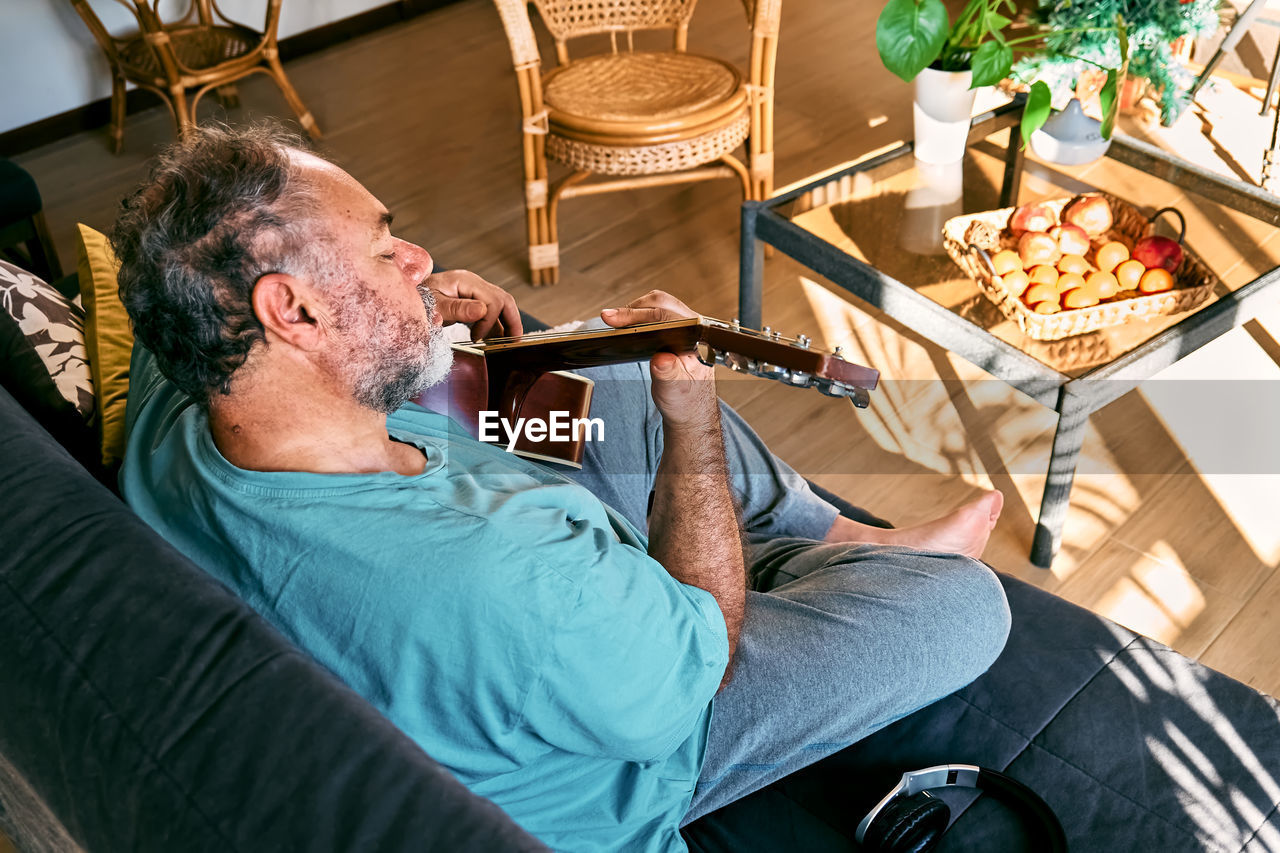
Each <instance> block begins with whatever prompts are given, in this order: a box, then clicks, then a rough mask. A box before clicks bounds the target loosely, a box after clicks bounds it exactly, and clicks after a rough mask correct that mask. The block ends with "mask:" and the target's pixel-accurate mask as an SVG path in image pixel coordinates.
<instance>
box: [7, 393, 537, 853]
mask: <svg viewBox="0 0 1280 853" xmlns="http://www.w3.org/2000/svg"><path fill="white" fill-rule="evenodd" d="M0 495H3V512H0V543H3V553H2V554H0V697H3V699H2V701H0V754H3V755H4V757H5V758H7V760H8V761H9V762H10V763H11V764H12V765H13V766H14V767H15V768H16V769H17V770H18V772H19V773H20V774H21V775H22V776H23V777H24V778H25V779H26V781H27V782H28V783H29V784H30V785H31V787H32V788H34V790H35V791H36V792H37V793H38V794H39V795H40V796H41V797H42V798H43V799H44V801H45V803H46V804H47V805H48V806H49V808H50V809H51V811H52V812H53V813H54V814H55V815H56V816H57V817H58V818H59V819H60V820H61V821H62V822H63V824H64V825H65V826H66V828H67V830H68V831H69V832H70V834H71V835H72V837H74V838H75V839H76V840H77V841H78V842H79V843H80V844H82V845H84V846H85V847H86V848H87V849H90V850H103V851H114V850H130V851H152V850H154V851H166V852H167V851H177V850H219V851H226V850H297V849H304V848H305V849H307V850H328V849H332V850H344V851H350V850H379V851H385V850H415V851H419V850H441V851H454V850H477V851H479V850H486V851H487V850H537V849H542V847H541V845H539V844H538V843H537V842H536V841H534V840H533V839H532V838H531V837H530V836H528V835H527V834H526V833H524V832H523V831H522V830H521V829H520V828H519V827H517V826H516V825H515V824H514V823H513V822H512V821H511V820H510V819H509V818H507V817H506V815H505V814H503V813H502V811H501V810H499V809H498V808H497V807H496V806H494V805H493V804H492V803H489V802H488V801H486V800H483V799H481V798H479V797H476V796H474V795H472V794H471V793H470V792H468V791H467V790H466V789H465V788H463V787H462V786H461V785H460V784H459V783H458V782H457V781H455V780H454V779H453V777H452V776H450V775H449V774H448V773H447V772H446V771H444V770H443V769H442V768H440V767H439V765H437V764H436V763H435V762H434V761H432V760H431V759H430V758H429V757H428V756H427V755H426V754H425V753H423V752H422V751H421V750H420V749H419V748H418V747H417V746H416V745H415V744H414V743H413V742H412V741H410V740H409V739H408V738H407V737H405V736H404V735H403V734H401V733H400V731H399V730H397V729H396V728H395V727H393V726H392V725H391V724H390V723H389V722H387V721H386V720H385V719H384V718H383V717H382V716H381V715H379V714H378V713H377V712H376V711H375V710H374V709H373V708H372V707H370V706H369V705H368V704H366V703H365V702H364V701H363V700H362V699H360V698H359V697H357V696H356V695H355V694H354V693H352V692H351V691H349V690H348V689H347V688H346V687H344V686H342V685H341V684H340V683H338V682H337V680H336V679H334V678H333V677H331V676H330V675H329V674H328V673H327V672H325V671H324V670H322V669H321V668H319V667H318V666H317V665H316V664H315V663H313V662H312V661H311V660H310V658H308V657H307V656H305V655H304V654H302V653H301V652H299V651H298V650H297V649H296V648H295V647H294V646H292V645H291V644H290V643H288V642H287V641H286V640H285V639H284V638H282V637H281V636H280V635H278V634H277V633H276V632H275V631H274V629H272V628H271V627H270V626H268V625H267V624H266V623H265V622H264V621H263V620H262V619H260V618H259V617H258V616H257V615H256V614H255V613H253V612H252V611H251V610H250V609H249V608H248V607H247V606H246V605H244V604H242V603H241V602H240V601H239V599H237V598H236V597H235V596H234V595H232V594H231V593H230V592H229V591H228V590H226V589H225V588H224V587H222V586H221V585H220V584H218V583H217V582H215V581H213V580H212V579H210V578H209V577H208V576H207V575H205V574H204V573H203V572H201V571H200V570H199V569H197V568H195V567H194V566H193V565H192V564H190V563H189V562H188V561H187V560H186V559H185V558H184V557H182V556H181V555H180V554H178V553H177V552H176V551H174V550H173V549H172V548H171V547H170V546H169V545H168V544H167V543H165V542H164V541H163V540H161V539H160V538H159V537H158V536H157V535H156V534H154V533H153V532H152V531H151V529H150V528H148V527H147V526H146V525H145V524H144V523H143V522H142V521H141V520H139V519H138V518H137V517H136V516H135V515H134V514H133V513H132V512H131V511H130V510H129V509H128V508H127V507H126V506H125V505H124V504H122V503H121V502H120V501H119V500H118V499H117V498H116V497H115V496H114V495H112V494H111V493H110V492H109V491H108V490H107V489H105V488H104V487H103V486H101V485H100V484H99V483H97V482H96V481H95V480H94V479H93V478H92V477H91V476H90V475H89V474H88V473H87V472H86V471H85V470H84V469H83V468H82V467H81V466H80V465H78V464H77V463H76V462H75V461H74V460H72V459H71V457H70V456H69V455H68V454H67V453H66V452H65V451H64V450H63V449H62V448H61V447H59V446H58V445H57V443H56V442H55V441H54V440H53V439H52V438H51V437H50V436H49V435H48V434H47V433H46V432H45V431H44V430H43V429H42V428H41V427H40V426H39V425H37V424H36V422H35V421H34V420H32V419H31V418H30V417H29V416H28V415H27V414H26V412H25V411H23V410H22V408H21V407H20V406H18V405H17V403H16V402H15V401H14V400H13V398H12V397H11V396H10V395H9V394H8V393H7V392H5V391H4V390H3V389H2V388H0Z"/></svg>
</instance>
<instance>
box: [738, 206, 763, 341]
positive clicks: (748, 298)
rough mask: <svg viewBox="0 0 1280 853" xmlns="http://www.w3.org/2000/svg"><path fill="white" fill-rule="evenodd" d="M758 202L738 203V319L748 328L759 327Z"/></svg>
mask: <svg viewBox="0 0 1280 853" xmlns="http://www.w3.org/2000/svg"><path fill="white" fill-rule="evenodd" d="M759 210H760V203H759V202H754V201H748V202H744V203H743V205H742V249H741V251H742V255H741V258H740V260H739V265H738V320H739V322H741V323H742V325H744V326H746V327H747V328H748V329H759V328H760V324H761V322H762V314H763V313H764V309H763V305H762V303H763V301H764V244H763V243H761V242H760V241H759V240H758V239H756V217H757V216H758V215H759Z"/></svg>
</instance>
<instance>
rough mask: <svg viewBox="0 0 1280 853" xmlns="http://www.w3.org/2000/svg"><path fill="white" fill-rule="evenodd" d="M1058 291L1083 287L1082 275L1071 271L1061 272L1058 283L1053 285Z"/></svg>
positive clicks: (1063, 291)
mask: <svg viewBox="0 0 1280 853" xmlns="http://www.w3.org/2000/svg"><path fill="white" fill-rule="evenodd" d="M1055 286H1056V287H1057V288H1058V292H1059V293H1066V292H1067V291H1068V290H1076V289H1078V288H1081V287H1084V276H1082V275H1079V274H1077V273H1073V272H1067V273H1063V274H1062V275H1060V276H1058V283H1057V284H1056V285H1055Z"/></svg>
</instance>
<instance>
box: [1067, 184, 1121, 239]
mask: <svg viewBox="0 0 1280 853" xmlns="http://www.w3.org/2000/svg"><path fill="white" fill-rule="evenodd" d="M1062 221H1063V222H1066V223H1069V224H1071V225H1078V226H1080V227H1081V228H1083V229H1084V232H1085V233H1086V234H1088V235H1089V236H1090V237H1101V236H1102V235H1103V234H1105V233H1107V231H1108V230H1110V228H1111V223H1112V218H1111V205H1110V204H1108V203H1107V200H1106V199H1105V198H1103V197H1102V196H1100V195H1094V194H1089V193H1086V194H1084V195H1078V196H1076V197H1075V198H1073V199H1072V200H1071V201H1070V202H1069V203H1068V204H1067V206H1066V207H1064V208H1063V209H1062Z"/></svg>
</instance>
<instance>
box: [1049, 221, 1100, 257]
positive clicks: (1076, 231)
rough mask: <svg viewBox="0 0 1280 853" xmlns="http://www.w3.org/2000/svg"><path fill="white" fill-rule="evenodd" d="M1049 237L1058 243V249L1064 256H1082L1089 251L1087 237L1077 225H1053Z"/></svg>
mask: <svg viewBox="0 0 1280 853" xmlns="http://www.w3.org/2000/svg"><path fill="white" fill-rule="evenodd" d="M1049 236H1050V237H1052V238H1053V239H1055V240H1057V241H1058V249H1059V250H1060V251H1061V252H1062V254H1064V255H1083V254H1084V253H1085V252H1088V251H1089V246H1090V245H1091V244H1090V243H1089V235H1088V234H1086V233H1085V230H1084V229H1083V228H1081V227H1080V226H1079V225H1071V224H1070V223H1068V224H1066V225H1055V226H1053V227H1052V228H1050V229H1049Z"/></svg>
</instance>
